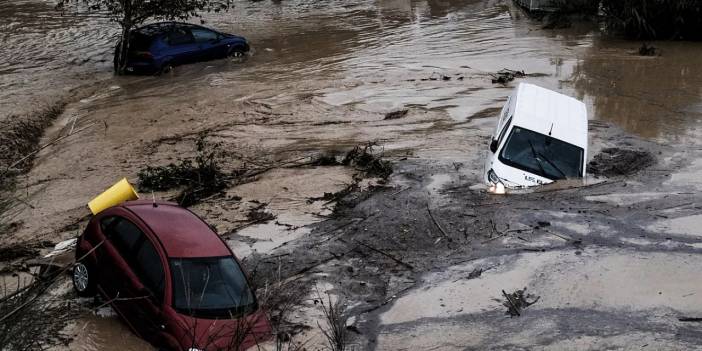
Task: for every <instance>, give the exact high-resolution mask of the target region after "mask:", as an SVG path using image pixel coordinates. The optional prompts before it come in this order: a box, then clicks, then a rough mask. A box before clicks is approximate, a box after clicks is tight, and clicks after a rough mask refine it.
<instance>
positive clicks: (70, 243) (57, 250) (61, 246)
mask: <svg viewBox="0 0 702 351" xmlns="http://www.w3.org/2000/svg"><path fill="white" fill-rule="evenodd" d="M77 242H78V238H72V239H68V240H64V241H62V242H60V243H58V244H56V246H54V249H53V250H52V251H51V252H49V253H48V254H47V255H45V256H44V258H49V257H53V256H57V255H60V254H62V253H65V252H68V251H70V250H73V248H74V247H75V246H76V243H77Z"/></svg>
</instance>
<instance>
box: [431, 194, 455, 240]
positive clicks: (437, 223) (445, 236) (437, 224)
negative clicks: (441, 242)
mask: <svg viewBox="0 0 702 351" xmlns="http://www.w3.org/2000/svg"><path fill="white" fill-rule="evenodd" d="M427 212H429V217H430V218H431V220H432V221H433V222H434V225H436V227H437V228H439V231H440V232H441V235H443V236H444V238H446V240H448V241H449V242H452V241H453V240H451V238H450V237H449V236H448V234H446V231H444V228H441V225H439V222H438V221H437V220H436V218H434V214H433V213H431V208H430V207H429V203H427Z"/></svg>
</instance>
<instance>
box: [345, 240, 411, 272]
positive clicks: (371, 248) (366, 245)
mask: <svg viewBox="0 0 702 351" xmlns="http://www.w3.org/2000/svg"><path fill="white" fill-rule="evenodd" d="M356 242H357V243H358V244H360V245H362V246H364V247H366V248H368V249H370V250H372V251H375V252H377V253H379V254H381V255H383V256H385V257H387V258H389V259H391V260H393V261H395V262H397V263H398V264H399V265H402V266H404V267H406V268H407V269H409V270H410V271H414V266H412V265H411V264H409V263H407V262H405V261H402V260H401V259H399V258H397V257H395V256H393V255H391V254H389V253H387V252H385V251H381V250H379V249H376V248H375V247H373V246H370V245H368V244H366V243H364V242H362V241H357V240H356Z"/></svg>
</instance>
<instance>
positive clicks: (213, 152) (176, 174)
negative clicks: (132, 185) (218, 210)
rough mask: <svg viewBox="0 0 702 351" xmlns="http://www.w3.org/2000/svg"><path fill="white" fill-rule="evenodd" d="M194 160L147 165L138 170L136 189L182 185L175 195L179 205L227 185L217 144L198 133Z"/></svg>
mask: <svg viewBox="0 0 702 351" xmlns="http://www.w3.org/2000/svg"><path fill="white" fill-rule="evenodd" d="M195 147H196V150H195V151H196V154H195V157H194V159H184V160H180V162H178V163H171V164H168V165H166V166H147V167H146V168H145V169H143V170H141V171H140V172H139V173H138V178H139V188H140V189H141V190H146V191H151V190H153V191H163V190H170V189H175V188H179V187H182V188H183V189H182V191H181V192H180V193H179V194H178V195H177V196H176V197H175V199H174V200H176V201H177V202H178V203H179V204H181V205H182V206H190V205H193V204H195V203H197V202H198V201H200V200H202V199H203V198H206V197H208V196H211V195H214V194H216V193H219V192H221V191H222V190H223V189H225V188H226V187H227V178H228V177H227V175H226V174H225V173H224V172H223V171H222V168H221V163H222V159H223V152H222V151H221V144H219V143H209V142H207V141H206V140H205V135H203V134H201V135H199V136H198V138H197V140H196V142H195Z"/></svg>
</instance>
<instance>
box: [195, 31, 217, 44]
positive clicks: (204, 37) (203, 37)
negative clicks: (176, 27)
mask: <svg viewBox="0 0 702 351" xmlns="http://www.w3.org/2000/svg"><path fill="white" fill-rule="evenodd" d="M191 32H192V33H193V36H194V37H195V41H196V42H198V43H206V42H210V41H213V40H217V33H216V32H213V31H211V30H207V29H203V28H193V29H192V30H191Z"/></svg>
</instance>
